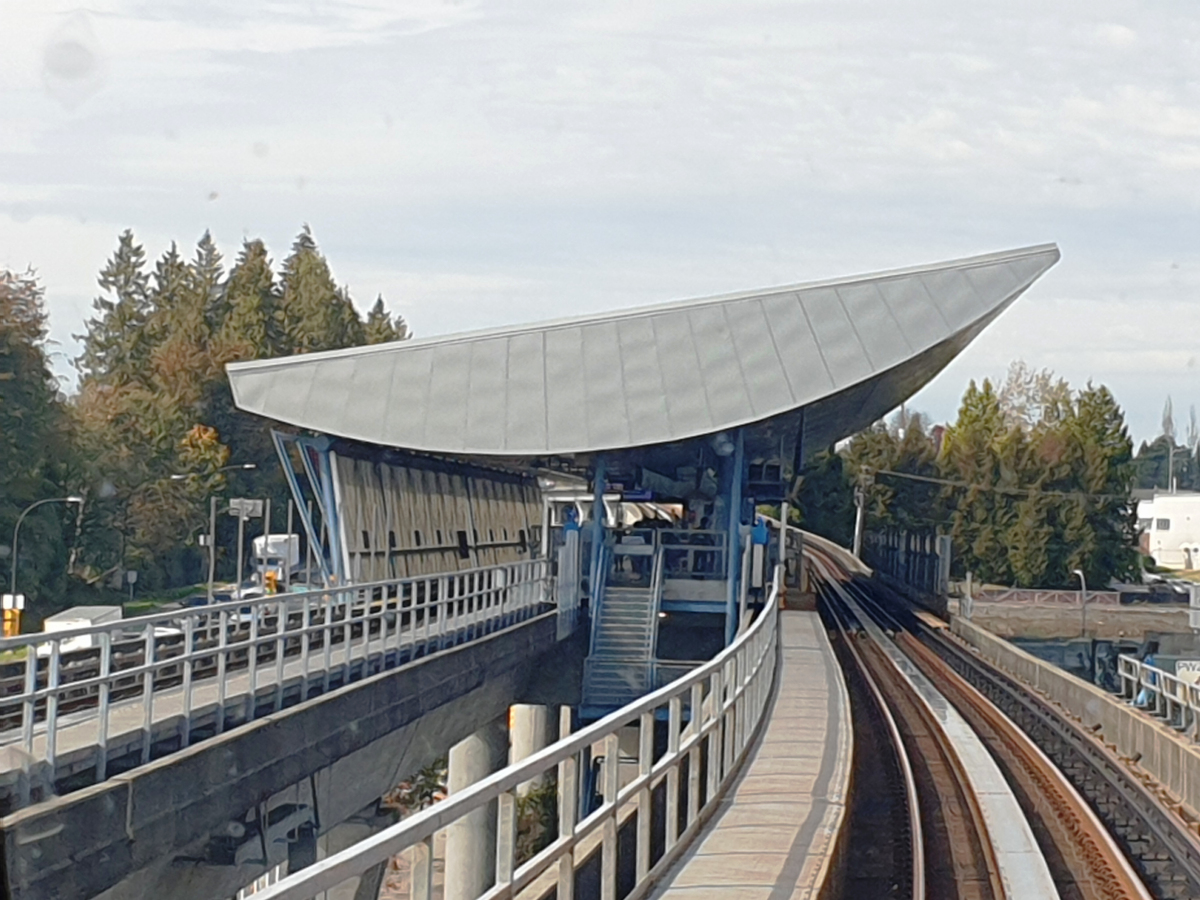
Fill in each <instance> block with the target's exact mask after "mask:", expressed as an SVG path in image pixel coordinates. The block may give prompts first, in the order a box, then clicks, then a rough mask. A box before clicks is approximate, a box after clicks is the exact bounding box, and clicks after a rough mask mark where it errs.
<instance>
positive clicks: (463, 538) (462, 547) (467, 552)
mask: <svg viewBox="0 0 1200 900" xmlns="http://www.w3.org/2000/svg"><path fill="white" fill-rule="evenodd" d="M458 558H459V559H470V558H471V545H470V544H468V543H467V533H466V532H465V531H460V532H459V533H458Z"/></svg>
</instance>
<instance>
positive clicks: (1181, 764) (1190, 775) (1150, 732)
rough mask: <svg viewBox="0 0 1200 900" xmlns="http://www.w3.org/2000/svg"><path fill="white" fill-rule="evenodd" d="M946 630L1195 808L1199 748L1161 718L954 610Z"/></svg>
mask: <svg viewBox="0 0 1200 900" xmlns="http://www.w3.org/2000/svg"><path fill="white" fill-rule="evenodd" d="M950 628H951V630H952V631H953V632H954V633H955V634H956V635H958V636H959V637H961V638H962V639H963V640H965V641H966V642H967V643H969V644H970V645H971V646H973V647H975V648H976V649H977V650H978V651H979V654H980V656H982V657H983V658H984V659H986V660H987V661H988V662H990V663H992V664H994V665H996V666H997V667H999V668H1000V669H1003V670H1004V671H1005V672H1007V673H1008V674H1009V675H1012V676H1014V677H1015V678H1017V679H1018V680H1019V681H1022V682H1024V683H1025V684H1027V685H1029V686H1030V687H1032V688H1034V689H1035V690H1036V691H1038V692H1039V693H1040V694H1042V695H1043V696H1044V697H1046V699H1048V700H1050V701H1051V702H1053V703H1056V704H1057V705H1058V706H1060V707H1062V708H1063V709H1064V710H1066V711H1067V712H1068V713H1070V714H1071V715H1072V716H1074V717H1075V718H1076V719H1078V720H1080V721H1081V722H1082V723H1083V726H1084V727H1085V728H1097V726H1098V728H1097V731H1096V734H1097V737H1099V738H1101V739H1102V740H1104V741H1105V742H1106V743H1108V744H1109V745H1110V746H1115V748H1116V752H1117V753H1118V754H1119V755H1120V756H1123V757H1125V758H1127V759H1137V767H1138V768H1140V769H1142V770H1143V771H1144V772H1146V773H1147V774H1149V775H1150V776H1151V777H1152V778H1154V779H1155V780H1156V781H1158V782H1159V783H1160V784H1161V785H1162V786H1163V787H1165V788H1166V789H1167V790H1168V791H1169V792H1170V793H1171V794H1172V795H1174V797H1175V798H1176V799H1177V800H1179V801H1180V802H1182V803H1183V804H1184V806H1185V807H1187V809H1188V811H1189V812H1190V813H1192V814H1193V815H1196V814H1197V813H1198V812H1200V748H1197V746H1196V745H1195V744H1194V743H1192V741H1191V740H1190V739H1189V738H1188V737H1186V736H1184V735H1181V734H1179V733H1178V732H1176V731H1174V730H1173V729H1172V728H1170V727H1169V726H1167V725H1166V724H1165V723H1163V722H1161V721H1159V720H1158V719H1155V718H1154V717H1153V716H1151V715H1149V714H1148V713H1146V712H1143V711H1142V710H1138V709H1135V708H1133V707H1132V706H1130V705H1128V704H1127V703H1125V702H1124V701H1123V700H1122V699H1121V698H1119V697H1116V696H1114V695H1112V694H1110V693H1108V692H1107V691H1104V690H1102V689H1101V688H1098V687H1096V686H1095V685H1094V684H1090V683H1089V682H1086V681H1083V680H1082V679H1080V678H1077V677H1075V676H1074V675H1071V674H1070V673H1069V672H1064V671H1063V670H1062V669H1059V668H1058V667H1057V666H1054V665H1052V664H1051V663H1048V662H1045V661H1043V660H1040V659H1038V658H1037V657H1036V656H1033V655H1032V654H1029V653H1026V652H1025V651H1024V650H1021V649H1019V648H1017V647H1014V646H1013V645H1012V644H1010V643H1009V642H1008V641H1006V640H1004V639H1003V638H999V637H996V635H994V634H992V633H991V632H990V631H987V630H986V629H984V628H981V627H980V626H978V625H976V624H974V623H973V622H970V621H968V620H966V619H963V618H960V617H959V616H954V617H953V618H952V619H951V621H950Z"/></svg>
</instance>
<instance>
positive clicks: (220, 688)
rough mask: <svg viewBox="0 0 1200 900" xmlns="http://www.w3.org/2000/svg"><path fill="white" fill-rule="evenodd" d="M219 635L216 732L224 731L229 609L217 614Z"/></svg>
mask: <svg viewBox="0 0 1200 900" xmlns="http://www.w3.org/2000/svg"><path fill="white" fill-rule="evenodd" d="M218 618H219V620H220V625H219V627H220V629H221V635H220V637H218V638H217V734H221V733H223V732H224V731H225V675H226V672H227V671H228V669H229V660H228V655H229V611H228V610H226V609H222V610H221V613H220V615H219V616H218Z"/></svg>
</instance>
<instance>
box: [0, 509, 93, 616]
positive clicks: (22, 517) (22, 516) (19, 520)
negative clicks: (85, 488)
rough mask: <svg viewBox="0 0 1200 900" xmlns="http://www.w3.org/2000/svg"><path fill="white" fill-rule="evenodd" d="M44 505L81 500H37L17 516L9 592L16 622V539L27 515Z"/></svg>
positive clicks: (14, 527) (17, 614) (19, 613)
mask: <svg viewBox="0 0 1200 900" xmlns="http://www.w3.org/2000/svg"><path fill="white" fill-rule="evenodd" d="M46 503H79V504H82V503H83V498H82V497H77V496H75V495H74V494H72V495H70V496H68V497H47V498H46V499H45V500H38V501H37V502H36V503H31V504H29V505H28V506H27V507H25V509H24V510H23V511H22V512H21V514H20V515H19V516H17V524H16V525H14V526H13V539H12V578H11V588H10V591H11V593H12V604H13V611H14V612H15V613H16V617H17V621H18V622H19V621H20V616H21V611H20V608H19V607H18V606H17V560H18V559H19V557H18V556H17V539H18V538H19V537H20V536H21V523H22V522H24V521H25V517H26V516H27V515H29V514H30V513H31V512H33V511H34V510H35V509H37V508H38V507H39V506H43V505H44V504H46ZM5 636H6V637H7V636H8V634H7V630H6V632H5Z"/></svg>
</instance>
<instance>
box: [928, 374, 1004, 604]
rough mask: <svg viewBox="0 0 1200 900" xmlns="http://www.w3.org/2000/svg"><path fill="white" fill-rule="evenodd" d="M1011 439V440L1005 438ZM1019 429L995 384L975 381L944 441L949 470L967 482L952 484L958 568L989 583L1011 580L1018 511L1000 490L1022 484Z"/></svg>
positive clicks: (943, 449)
mask: <svg viewBox="0 0 1200 900" xmlns="http://www.w3.org/2000/svg"><path fill="white" fill-rule="evenodd" d="M1006 439H1007V440H1006ZM1019 452H1020V431H1019V429H1016V428H1012V429H1010V428H1008V427H1007V426H1006V425H1005V422H1004V412H1003V410H1002V409H1001V408H1000V402H999V399H998V398H997V396H996V392H995V390H994V389H993V387H992V384H991V382H990V381H988V380H986V379H985V380H984V382H983V385H982V387H978V386H976V384H975V382H974V381H972V382H971V383H970V385H969V386H968V388H967V391H966V393H965V394H964V395H963V400H962V406H961V407H960V408H959V411H958V420H957V421H956V422H955V423H954V424H953V425H951V426H950V427H949V428H948V429H947V430H946V435H945V438H944V439H943V441H942V456H941V458H942V464H943V470H944V471H945V472H946V474H947V475H948V476H949V477H950V478H951V479H954V480H957V481H961V482H964V483H965V484H966V485H967V486H966V487H962V488H951V489H950V492H951V493H952V496H953V501H952V502H953V505H954V512H953V513H952V515H951V517H950V520H951V532H950V533H951V534H952V535H953V538H954V550H955V555H956V559H957V567H959V568H961V569H965V570H967V571H973V572H974V573H975V574H976V575H977V576H978V577H979V578H982V579H983V580H985V581H994V582H998V583H1001V584H1004V583H1009V582H1011V580H1012V568H1011V565H1010V562H1009V558H1008V549H1007V532H1008V530H1009V528H1010V527H1011V526H1012V524H1013V522H1014V520H1015V518H1016V515H1015V509H1014V508H1013V503H1012V498H1011V496H1010V495H1006V494H1004V493H1003V492H1002V490H1001V489H1005V488H1007V489H1011V488H1015V487H1017V482H1018V473H1017V465H1016V462H1017V457H1018V455H1019Z"/></svg>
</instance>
